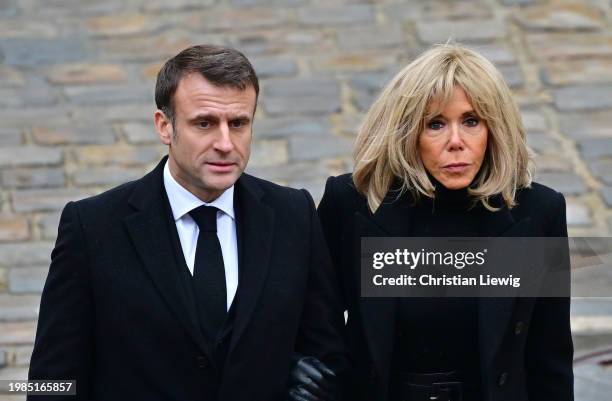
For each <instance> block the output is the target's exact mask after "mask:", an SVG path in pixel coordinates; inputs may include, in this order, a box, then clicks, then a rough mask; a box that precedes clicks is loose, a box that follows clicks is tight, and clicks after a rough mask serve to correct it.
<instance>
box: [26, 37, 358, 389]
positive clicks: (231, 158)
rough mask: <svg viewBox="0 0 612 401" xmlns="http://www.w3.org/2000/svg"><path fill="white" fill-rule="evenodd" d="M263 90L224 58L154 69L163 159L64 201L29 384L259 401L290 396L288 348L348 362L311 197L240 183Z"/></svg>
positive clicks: (243, 67) (246, 66)
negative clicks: (55, 382)
mask: <svg viewBox="0 0 612 401" xmlns="http://www.w3.org/2000/svg"><path fill="white" fill-rule="evenodd" d="M258 92H259V84H258V80H257V76H256V74H255V71H254V70H253V68H252V66H251V64H250V63H249V61H248V60H247V59H246V58H245V57H244V56H243V55H242V54H241V53H240V52H238V51H236V50H233V49H227V48H221V47H216V46H194V47H191V48H188V49H186V50H184V51H182V52H181V53H179V54H178V55H177V56H176V57H174V58H173V59H171V60H169V61H168V62H167V63H166V64H165V65H164V66H163V68H162V69H161V71H160V72H159V75H158V77H157V85H156V90H155V101H156V103H157V107H158V110H157V111H155V114H154V123H155V128H156V130H157V133H158V135H159V137H160V139H161V141H162V142H163V143H164V144H166V145H168V156H167V157H165V158H164V159H163V160H162V161H161V162H160V163H159V164H158V166H157V167H156V168H155V169H154V170H153V171H152V172H150V173H149V174H147V175H146V176H144V177H143V178H141V179H140V180H137V181H134V182H131V183H127V184H124V185H122V186H119V187H117V188H114V189H112V190H110V191H107V192H105V193H103V194H101V195H98V196H95V197H92V198H88V199H84V200H81V201H78V202H71V203H69V204H68V205H67V206H66V207H65V209H64V211H63V213H62V217H61V220H60V223H59V233H58V238H57V242H56V246H55V249H54V250H53V253H52V255H51V259H52V261H51V266H50V269H49V275H48V278H47V282H46V284H45V288H44V290H43V295H42V301H41V308H40V317H39V322H38V330H37V334H36V342H35V346H34V352H33V355H32V360H31V365H30V374H29V378H30V380H33V379H45V380H48V379H76V380H77V384H76V389H77V395H76V399H79V400H147V401H153V400H181V401H186V400H199V401H202V400H222V401H240V400H245V401H246V400H252V401H268V400H280V399H285V397H286V394H287V382H288V378H289V371H290V367H291V360H292V356H293V353H294V351H295V352H298V353H300V354H304V355H308V356H311V357H316V358H318V359H320V360H321V361H323V362H325V363H327V364H328V365H329V366H330V367H332V368H333V369H334V370H336V371H342V370H343V369H345V368H346V359H345V348H344V344H343V341H342V338H341V334H340V332H341V330H342V325H343V321H342V313H341V311H340V304H339V299H338V294H337V291H336V288H335V285H336V284H335V282H334V280H335V279H334V273H333V271H332V267H331V264H330V260H329V256H328V253H327V251H326V248H325V243H324V239H323V236H322V233H321V229H320V226H319V222H318V220H317V216H316V214H315V208H314V204H313V201H312V198H311V197H310V195H309V194H308V193H307V192H306V191H304V190H302V191H298V190H294V189H290V188H284V187H280V186H277V185H275V184H272V183H269V182H266V181H264V180H261V179H258V178H255V177H252V176H250V175H248V174H244V173H243V171H244V169H245V167H246V165H247V162H248V159H249V154H250V146H251V135H252V132H251V130H252V122H253V117H254V113H255V108H256V103H257V97H258ZM296 366H299V364H296ZM296 369H297V368H296ZM294 371H295V369H294ZM304 371H307V368H305V369H302V372H304ZM319 371H321V370H319ZM313 375H316V372H314V373H313ZM331 375H333V374H330V376H331ZM292 377H293V375H292ZM302 381H304V382H306V383H308V382H309V381H310V380H309V379H304V378H302ZM315 382H316V378H315ZM316 390H318V389H317V388H316V386H315V387H314V388H313V391H316ZM36 398H37V397H31V399H36ZM45 399H50V397H49V398H45ZM60 399H66V398H64V397H62V398H60Z"/></svg>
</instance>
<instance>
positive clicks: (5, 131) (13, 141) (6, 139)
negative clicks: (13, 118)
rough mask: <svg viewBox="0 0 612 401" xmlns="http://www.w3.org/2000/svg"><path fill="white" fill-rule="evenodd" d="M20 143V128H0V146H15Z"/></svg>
mask: <svg viewBox="0 0 612 401" xmlns="http://www.w3.org/2000/svg"><path fill="white" fill-rule="evenodd" d="M20 144H21V131H20V130H18V129H11V128H0V146H15V145H20Z"/></svg>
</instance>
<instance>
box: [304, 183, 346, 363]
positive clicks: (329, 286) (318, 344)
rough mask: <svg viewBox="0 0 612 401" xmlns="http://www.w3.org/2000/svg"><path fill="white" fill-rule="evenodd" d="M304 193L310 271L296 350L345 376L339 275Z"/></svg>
mask: <svg viewBox="0 0 612 401" xmlns="http://www.w3.org/2000/svg"><path fill="white" fill-rule="evenodd" d="M302 192H303V194H304V196H305V197H306V199H307V202H308V214H309V224H310V235H309V242H310V263H309V266H310V269H309V275H308V289H307V292H306V298H305V301H304V309H303V312H302V319H301V322H300V327H299V331H298V341H297V344H296V351H297V352H299V353H301V354H304V355H309V356H315V357H317V358H318V359H320V360H321V361H323V362H324V363H325V364H327V365H328V366H329V367H331V368H332V370H334V371H335V372H336V373H339V374H342V373H343V372H345V371H346V370H347V369H348V365H349V362H348V350H347V348H346V343H345V335H344V318H343V314H342V309H341V304H340V294H339V289H338V284H337V276H336V273H335V271H334V269H333V266H332V263H331V261H330V258H329V252H328V249H327V245H326V244H325V239H324V237H323V232H322V231H321V224H320V222H319V219H318V217H317V214H316V209H315V205H314V202H313V200H312V197H311V196H310V194H309V193H308V192H307V191H305V190H302Z"/></svg>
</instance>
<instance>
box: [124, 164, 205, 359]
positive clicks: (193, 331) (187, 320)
mask: <svg viewBox="0 0 612 401" xmlns="http://www.w3.org/2000/svg"><path fill="white" fill-rule="evenodd" d="M165 161H166V158H164V159H163V160H162V161H161V162H160V163H159V164H158V166H157V167H156V168H155V170H153V171H152V172H151V173H149V174H147V175H146V176H145V177H143V178H142V180H141V181H140V183H139V184H138V186H137V187H136V188H135V190H134V192H133V194H132V196H131V197H130V199H129V203H130V205H132V206H133V207H134V208H135V212H134V213H133V214H131V215H129V216H127V217H126V218H125V219H124V224H125V227H126V229H127V231H128V233H129V235H130V237H131V239H132V241H133V243H134V247H135V248H136V251H137V252H138V254H139V256H140V258H141V259H142V262H143V264H144V266H145V268H146V271H147V272H148V274H149V276H150V277H151V280H152V281H153V283H154V285H155V287H156V288H157V290H158V291H159V293H160V295H161V296H162V298H163V299H164V300H165V302H166V304H167V305H168V307H169V308H170V310H171V311H172V312H173V314H174V315H175V317H176V318H177V320H178V321H179V322H180V323H181V325H182V326H183V328H184V329H185V330H186V331H187V333H188V334H189V336H190V337H191V338H192V339H193V341H194V342H195V343H196V345H197V346H198V347H199V348H200V350H201V351H203V352H204V353H205V354H206V355H207V356H209V357H211V355H212V354H211V352H210V350H209V348H208V347H207V345H206V343H205V341H204V338H203V336H202V333H201V331H200V329H199V327H198V326H197V316H196V311H195V306H194V305H193V304H192V303H190V302H189V301H188V298H187V296H186V294H185V291H184V288H183V286H182V284H181V281H180V275H179V270H178V268H177V266H176V259H175V257H174V249H173V245H172V240H171V237H170V231H169V230H170V229H171V227H169V222H168V219H167V216H168V215H167V213H168V211H167V210H166V207H165V205H164V199H163V197H164V196H166V194H165V191H164V187H163V168H164V164H165ZM210 360H212V358H210Z"/></svg>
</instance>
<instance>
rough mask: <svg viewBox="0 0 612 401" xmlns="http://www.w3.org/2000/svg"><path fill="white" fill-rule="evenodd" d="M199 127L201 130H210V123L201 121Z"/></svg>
mask: <svg viewBox="0 0 612 401" xmlns="http://www.w3.org/2000/svg"><path fill="white" fill-rule="evenodd" d="M198 127H200V128H210V121H200V122H198Z"/></svg>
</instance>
